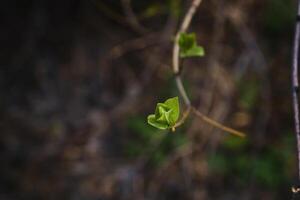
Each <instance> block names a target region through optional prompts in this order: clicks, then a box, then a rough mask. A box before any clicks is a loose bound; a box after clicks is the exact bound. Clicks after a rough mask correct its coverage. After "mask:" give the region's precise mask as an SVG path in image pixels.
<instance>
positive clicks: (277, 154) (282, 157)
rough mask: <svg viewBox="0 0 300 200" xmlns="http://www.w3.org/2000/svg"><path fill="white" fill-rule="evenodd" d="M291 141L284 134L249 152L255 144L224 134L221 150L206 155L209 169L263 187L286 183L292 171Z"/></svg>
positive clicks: (239, 181)
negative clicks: (280, 137) (259, 148)
mask: <svg viewBox="0 0 300 200" xmlns="http://www.w3.org/2000/svg"><path fill="white" fill-rule="evenodd" d="M293 140H294V138H293V137H292V135H287V134H285V135H284V137H283V138H282V139H281V141H280V142H279V143H276V144H274V143H271V144H269V145H266V146H265V147H264V148H263V149H261V150H260V151H259V152H252V153H249V149H253V145H255V144H254V143H253V142H249V141H247V140H244V139H240V138H237V137H228V138H226V139H225V140H224V142H223V143H222V145H221V149H222V150H221V151H219V152H217V153H215V154H213V155H211V156H209V157H208V165H209V169H210V170H212V172H213V173H216V174H217V176H218V177H222V178H224V179H225V180H227V179H229V180H230V181H231V182H232V183H234V182H235V183H236V184H237V185H244V186H247V185H249V182H250V181H255V182H256V184H259V185H260V186H261V187H263V188H267V189H275V188H279V187H280V186H282V185H284V184H288V183H287V182H288V181H289V179H290V178H291V177H292V176H293V173H294V172H293V169H294V166H295V159H294V157H293V156H291V155H293V154H292V152H293V145H292V144H293V142H294V141H293ZM256 148H257V147H256ZM233 177H235V178H234V179H233Z"/></svg>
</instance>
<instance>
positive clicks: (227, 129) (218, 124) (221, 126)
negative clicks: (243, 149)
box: [192, 107, 246, 137]
mask: <svg viewBox="0 0 300 200" xmlns="http://www.w3.org/2000/svg"><path fill="white" fill-rule="evenodd" d="M192 111H193V113H194V114H195V115H196V116H198V117H200V119H202V120H203V121H205V122H206V123H208V124H210V125H212V126H214V127H217V128H219V129H221V130H223V131H226V132H228V133H231V134H233V135H236V136H239V137H245V136H246V134H245V133H242V132H240V131H237V130H234V129H232V128H229V127H227V126H224V125H222V124H221V123H219V122H217V121H215V120H213V119H211V118H209V117H207V116H205V115H204V114H202V113H201V112H200V111H198V110H197V109H196V108H194V107H192Z"/></svg>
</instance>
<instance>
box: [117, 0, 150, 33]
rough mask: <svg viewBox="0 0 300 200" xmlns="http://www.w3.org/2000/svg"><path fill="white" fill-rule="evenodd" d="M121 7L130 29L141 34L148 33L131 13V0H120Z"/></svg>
mask: <svg viewBox="0 0 300 200" xmlns="http://www.w3.org/2000/svg"><path fill="white" fill-rule="evenodd" d="M122 6H123V10H124V12H125V14H126V18H127V21H128V23H129V24H130V25H131V27H132V28H133V29H134V30H135V31H137V32H139V33H141V34H143V33H146V32H148V30H147V29H146V28H145V27H144V26H142V25H141V24H140V23H139V21H138V19H137V17H136V15H135V13H134V12H133V9H132V6H131V0H122Z"/></svg>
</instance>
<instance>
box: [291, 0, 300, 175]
mask: <svg viewBox="0 0 300 200" xmlns="http://www.w3.org/2000/svg"><path fill="white" fill-rule="evenodd" d="M299 42H300V0H298V11H297V22H296V28H295V35H294V47H293V60H292V86H293V88H292V97H293V109H294V122H295V133H296V137H297V148H298V180H299V179H300V123H299V103H298V93H299V81H298V60H299Z"/></svg>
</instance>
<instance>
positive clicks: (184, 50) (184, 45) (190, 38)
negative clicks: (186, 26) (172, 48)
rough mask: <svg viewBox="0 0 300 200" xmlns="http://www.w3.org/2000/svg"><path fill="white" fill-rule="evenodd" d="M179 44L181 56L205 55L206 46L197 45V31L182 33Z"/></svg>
mask: <svg viewBox="0 0 300 200" xmlns="http://www.w3.org/2000/svg"><path fill="white" fill-rule="evenodd" d="M178 44H179V47H180V57H181V58H187V57H201V56H204V55H205V52H204V48H203V47H201V46H198V45H197V41H196V34H195V33H181V34H180V36H179V40H178Z"/></svg>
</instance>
